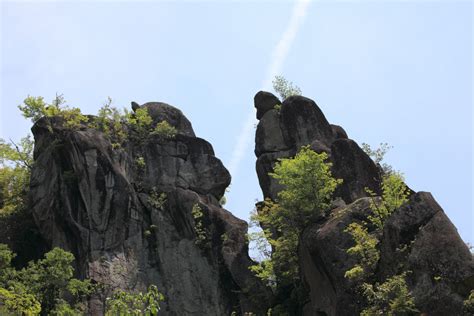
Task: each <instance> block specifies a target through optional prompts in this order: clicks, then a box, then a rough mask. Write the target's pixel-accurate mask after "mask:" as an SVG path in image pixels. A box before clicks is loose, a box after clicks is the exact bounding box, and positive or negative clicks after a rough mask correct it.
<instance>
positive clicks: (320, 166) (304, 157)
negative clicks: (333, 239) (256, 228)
mask: <svg viewBox="0 0 474 316" xmlns="http://www.w3.org/2000/svg"><path fill="white" fill-rule="evenodd" d="M327 158H328V156H327V154H326V153H324V152H323V153H320V154H318V153H316V152H315V151H313V150H311V148H310V146H304V147H302V148H301V149H300V151H299V152H298V154H297V155H296V156H295V157H294V158H287V159H280V160H279V161H278V162H277V163H276V165H275V167H274V172H273V173H270V176H272V177H273V178H274V179H277V180H278V182H279V183H280V184H281V185H283V187H284V189H283V190H282V191H280V192H279V193H278V203H279V204H280V206H281V212H282V213H281V214H280V215H281V216H279V217H280V218H284V219H285V225H289V226H296V227H298V228H300V229H301V228H304V227H305V226H306V225H307V223H308V221H309V220H310V219H312V218H315V217H318V216H320V215H321V213H322V212H323V211H324V210H326V209H327V208H328V207H329V205H330V202H331V197H332V193H333V192H334V190H335V189H336V187H337V186H338V185H339V184H340V183H342V180H341V179H337V180H336V179H334V178H333V177H332V174H331V166H332V164H331V163H328V162H326V160H327Z"/></svg>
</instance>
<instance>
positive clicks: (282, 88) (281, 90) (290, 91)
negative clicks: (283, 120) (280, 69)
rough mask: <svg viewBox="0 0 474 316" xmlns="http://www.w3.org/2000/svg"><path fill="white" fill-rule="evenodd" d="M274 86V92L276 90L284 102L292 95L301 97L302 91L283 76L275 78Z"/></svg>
mask: <svg viewBox="0 0 474 316" xmlns="http://www.w3.org/2000/svg"><path fill="white" fill-rule="evenodd" d="M272 84H273V90H275V92H277V93H278V94H279V95H280V97H281V98H282V99H283V100H284V99H286V98H288V97H290V96H292V95H301V89H300V88H298V87H297V86H294V85H293V83H292V82H290V81H288V80H286V79H285V78H284V77H283V76H275V79H273V81H272Z"/></svg>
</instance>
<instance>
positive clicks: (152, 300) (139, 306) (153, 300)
mask: <svg viewBox="0 0 474 316" xmlns="http://www.w3.org/2000/svg"><path fill="white" fill-rule="evenodd" d="M163 300H164V296H163V294H161V293H160V292H159V291H158V288H157V287H156V286H155V285H150V287H148V291H147V292H146V293H142V292H139V293H129V292H125V291H122V290H118V291H116V292H115V294H114V295H113V296H112V297H111V298H107V311H106V313H105V315H106V316H117V315H120V316H142V315H145V316H155V315H158V312H159V310H160V302H161V301H163Z"/></svg>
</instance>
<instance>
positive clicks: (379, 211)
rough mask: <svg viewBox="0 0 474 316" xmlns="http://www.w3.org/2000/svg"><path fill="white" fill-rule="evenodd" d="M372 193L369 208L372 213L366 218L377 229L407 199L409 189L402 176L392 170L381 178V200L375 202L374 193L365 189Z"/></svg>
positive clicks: (380, 227) (381, 226)
mask: <svg viewBox="0 0 474 316" xmlns="http://www.w3.org/2000/svg"><path fill="white" fill-rule="evenodd" d="M366 190H367V192H369V194H370V195H372V199H371V203H370V208H371V210H372V212H373V215H369V216H368V219H369V220H370V221H371V222H372V224H374V225H375V226H376V227H377V228H378V229H383V225H384V223H385V220H386V219H387V218H388V217H389V216H390V215H391V214H392V213H393V212H394V211H395V210H396V209H398V208H399V207H400V206H402V205H403V204H404V203H406V202H407V201H408V197H409V195H410V191H409V190H408V187H407V186H406V185H405V182H404V178H403V176H402V175H401V174H400V173H397V172H392V173H390V174H387V175H384V176H383V179H382V192H383V193H382V201H381V203H376V201H375V198H374V197H375V194H374V193H373V192H372V191H370V190H368V189H366Z"/></svg>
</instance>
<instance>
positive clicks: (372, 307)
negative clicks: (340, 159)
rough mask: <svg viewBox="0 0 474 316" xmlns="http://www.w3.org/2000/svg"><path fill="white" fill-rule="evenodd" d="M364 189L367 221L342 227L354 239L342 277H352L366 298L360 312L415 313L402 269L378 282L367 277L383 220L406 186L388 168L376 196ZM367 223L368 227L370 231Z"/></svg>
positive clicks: (403, 198) (404, 193) (400, 201)
mask: <svg viewBox="0 0 474 316" xmlns="http://www.w3.org/2000/svg"><path fill="white" fill-rule="evenodd" d="M367 192H368V193H369V194H370V195H371V196H372V197H371V199H370V209H371V214H369V215H368V216H367V219H368V222H362V223H355V222H354V223H351V224H349V226H348V227H347V228H346V229H345V230H344V231H345V232H347V233H349V234H350V235H351V236H352V239H353V240H354V245H353V246H352V247H350V248H349V249H347V253H348V254H349V255H351V256H352V257H354V258H355V259H356V262H357V263H356V264H355V265H354V266H353V267H352V268H350V269H349V270H347V271H346V273H345V277H346V278H348V279H351V280H353V281H356V284H357V285H358V286H359V287H360V289H361V291H362V294H363V296H364V297H365V298H366V300H367V308H366V309H364V310H363V311H362V312H361V315H363V316H375V315H392V316H395V315H415V314H416V313H417V310H416V309H415V303H414V300H413V297H412V296H411V293H410V291H409V289H408V286H407V284H406V271H403V272H402V273H400V274H396V275H394V276H392V277H390V278H388V279H387V280H386V281H385V282H384V283H382V284H378V283H376V284H372V283H370V281H369V280H370V278H371V276H373V273H374V271H375V269H376V267H377V264H378V261H379V258H380V251H379V249H377V246H378V244H379V240H378V238H377V236H380V235H381V233H382V230H383V227H384V225H385V222H386V221H387V219H388V218H389V217H390V216H391V215H392V214H393V212H394V211H395V210H396V209H398V208H400V207H401V206H402V205H403V204H404V203H406V202H407V201H408V196H409V189H408V188H407V186H406V185H405V183H404V181H403V176H402V175H401V174H400V173H398V172H390V173H386V174H384V176H383V178H382V196H381V197H380V198H379V197H376V196H375V194H374V193H373V192H372V191H370V190H367ZM369 227H372V230H373V231H372V232H371V233H369V229H368V228H369Z"/></svg>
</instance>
